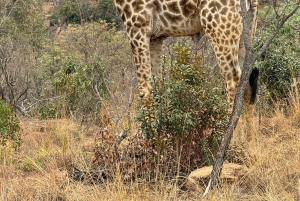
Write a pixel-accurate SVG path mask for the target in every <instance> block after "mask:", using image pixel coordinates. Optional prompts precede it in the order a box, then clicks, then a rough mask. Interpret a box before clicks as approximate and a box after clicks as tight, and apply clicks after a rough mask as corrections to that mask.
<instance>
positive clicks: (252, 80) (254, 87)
mask: <svg viewBox="0 0 300 201" xmlns="http://www.w3.org/2000/svg"><path fill="white" fill-rule="evenodd" d="M258 75H259V70H258V68H257V67H254V68H253V69H252V72H251V75H250V78H249V84H250V87H251V97H250V104H254V103H255V99H256V94H257V90H258V87H257V82H258Z"/></svg>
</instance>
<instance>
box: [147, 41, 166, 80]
mask: <svg viewBox="0 0 300 201" xmlns="http://www.w3.org/2000/svg"><path fill="white" fill-rule="evenodd" d="M163 40H164V38H156V39H151V40H150V55H151V67H152V68H151V71H152V76H153V77H155V78H159V79H161V78H162V75H163V74H162V68H161V52H162V45H163Z"/></svg>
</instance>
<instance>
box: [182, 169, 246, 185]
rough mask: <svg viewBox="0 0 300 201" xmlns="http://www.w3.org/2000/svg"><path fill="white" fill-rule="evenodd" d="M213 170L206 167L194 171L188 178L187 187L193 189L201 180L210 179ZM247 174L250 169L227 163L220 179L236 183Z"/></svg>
mask: <svg viewBox="0 0 300 201" xmlns="http://www.w3.org/2000/svg"><path fill="white" fill-rule="evenodd" d="M212 169H213V166H205V167H202V168H199V169H196V170H194V171H192V172H191V173H190V175H189V176H188V178H187V183H186V185H187V187H193V186H194V185H198V183H199V182H198V181H199V179H205V178H208V177H209V176H210V174H211V172H212ZM247 172H248V168H247V167H245V166H243V165H238V164H234V163H225V164H223V169H222V172H221V176H220V179H229V180H233V181H236V180H237V179H238V178H239V177H241V176H243V175H245V174H246V173H247Z"/></svg>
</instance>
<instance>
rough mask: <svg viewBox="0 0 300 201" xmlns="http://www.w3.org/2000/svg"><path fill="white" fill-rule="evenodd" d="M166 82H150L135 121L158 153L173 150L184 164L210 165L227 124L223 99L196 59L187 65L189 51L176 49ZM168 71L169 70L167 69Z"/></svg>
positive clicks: (218, 89)
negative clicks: (150, 86)
mask: <svg viewBox="0 0 300 201" xmlns="http://www.w3.org/2000/svg"><path fill="white" fill-rule="evenodd" d="M174 51H175V55H176V56H175V60H174V62H172V63H173V64H174V66H173V67H172V68H170V77H169V79H163V80H153V82H152V87H153V89H152V91H151V95H152V97H153V98H151V99H150V100H147V101H146V102H144V105H143V107H142V109H140V112H139V115H138V117H137V120H138V121H139V122H140V123H141V128H142V131H143V133H144V134H145V135H146V137H147V138H148V139H150V140H151V141H152V142H153V143H154V145H155V146H156V149H157V150H158V151H159V153H163V154H165V153H168V155H169V154H170V153H169V151H170V150H176V147H177V149H178V146H179V147H181V151H179V150H176V151H178V152H180V153H177V154H181V156H182V160H184V162H183V163H192V164H186V165H188V166H190V165H197V164H198V165H199V164H201V163H202V164H212V162H213V154H214V153H215V152H216V150H217V148H218V144H219V142H220V139H221V135H222V132H223V129H224V128H225V125H226V123H227V117H228V116H227V105H226V98H225V96H224V94H222V89H221V88H220V86H216V85H215V84H214V83H211V82H209V81H208V78H207V77H208V75H207V74H206V73H205V72H204V71H203V66H202V65H201V60H200V59H199V57H197V56H196V57H195V58H193V61H192V62H190V48H189V47H187V46H178V45H177V46H175V48H174ZM167 68H168V67H167Z"/></svg>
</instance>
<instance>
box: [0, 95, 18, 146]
mask: <svg viewBox="0 0 300 201" xmlns="http://www.w3.org/2000/svg"><path fill="white" fill-rule="evenodd" d="M19 124H20V122H19V119H18V118H17V117H16V116H15V114H14V112H13V109H12V107H11V106H10V105H9V104H7V103H4V102H3V101H2V100H0V144H1V145H6V144H7V142H8V141H12V142H13V144H14V146H15V147H18V146H20V145H21V143H22V140H21V136H20V135H19V134H18V130H19V128H20V126H19Z"/></svg>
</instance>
